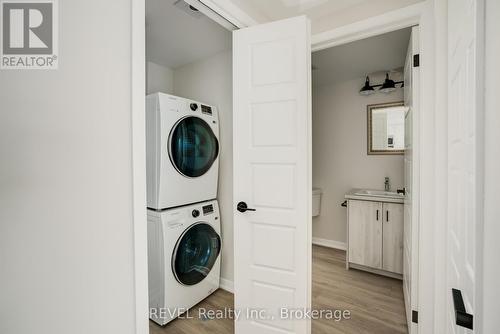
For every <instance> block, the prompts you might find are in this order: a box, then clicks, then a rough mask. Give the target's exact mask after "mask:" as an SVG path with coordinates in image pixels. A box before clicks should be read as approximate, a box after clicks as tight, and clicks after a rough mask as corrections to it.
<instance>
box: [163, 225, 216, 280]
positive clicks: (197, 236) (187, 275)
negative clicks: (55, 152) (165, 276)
mask: <svg viewBox="0 0 500 334" xmlns="http://www.w3.org/2000/svg"><path fill="white" fill-rule="evenodd" d="M220 249H221V240H220V237H219V235H218V234H217V232H216V231H215V230H214V229H213V227H212V226H210V225H208V224H206V223H196V224H193V225H191V226H190V227H189V228H188V229H187V230H186V231H185V232H184V233H183V234H182V236H181V238H180V239H179V241H178V242H177V245H176V246H175V249H174V254H173V258H172V270H173V272H174V276H175V277H176V278H177V280H178V281H179V282H180V283H181V284H184V285H194V284H197V283H199V282H201V281H202V280H203V279H204V278H205V277H206V276H207V275H208V274H209V273H210V270H211V269H212V267H213V266H214V264H215V262H216V261H217V257H218V256H219V253H220Z"/></svg>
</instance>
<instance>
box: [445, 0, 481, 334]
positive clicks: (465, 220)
mask: <svg viewBox="0 0 500 334" xmlns="http://www.w3.org/2000/svg"><path fill="white" fill-rule="evenodd" d="M482 5H483V3H482V1H476V0H455V1H451V2H449V4H448V16H449V21H448V43H449V44H448V53H449V62H448V225H447V227H448V228H447V232H448V234H447V258H446V260H447V275H446V276H447V277H446V281H447V289H446V290H447V291H443V293H446V297H447V313H448V319H447V320H448V324H447V332H448V333H471V332H472V331H471V330H468V329H465V328H464V327H459V326H457V325H456V323H455V309H454V305H453V300H452V294H451V289H452V288H455V289H458V290H461V292H462V296H463V300H464V304H465V309H466V311H467V313H470V314H474V312H475V310H476V306H477V305H478V304H477V300H476V299H477V297H478V295H477V294H476V284H477V282H479V281H480V279H479V278H478V277H477V274H478V273H479V271H478V270H477V261H476V257H478V256H480V254H476V249H477V248H478V247H480V246H481V245H480V244H477V243H476V238H479V234H478V233H477V231H478V229H479V226H480V224H481V211H482V205H481V196H480V193H481V190H482V185H481V184H482V180H481V178H480V177H481V173H480V171H479V168H478V163H479V161H480V157H481V156H480V155H481V150H482V147H481V146H480V145H481V139H480V137H481V133H478V131H477V127H478V125H479V124H480V123H481V115H480V108H479V107H478V105H480V103H481V102H480V101H481V98H480V97H479V96H480V94H478V91H477V87H478V86H477V85H480V80H481V79H482V78H481V77H480V76H479V74H478V66H479V62H478V60H477V59H478V52H479V51H478V50H479V47H478V43H480V42H481V37H480V34H481V31H482V30H481V28H478V27H479V25H478V22H482V19H481V20H479V21H478V17H480V15H484V13H483V11H482V10H481V9H480V8H482ZM479 56H480V54H479ZM479 93H483V92H479ZM474 320H476V319H474Z"/></svg>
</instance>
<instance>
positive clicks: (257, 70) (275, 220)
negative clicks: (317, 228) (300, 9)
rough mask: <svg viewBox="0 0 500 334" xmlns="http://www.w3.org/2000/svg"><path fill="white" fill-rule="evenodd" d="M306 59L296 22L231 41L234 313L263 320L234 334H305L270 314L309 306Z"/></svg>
mask: <svg viewBox="0 0 500 334" xmlns="http://www.w3.org/2000/svg"><path fill="white" fill-rule="evenodd" d="M310 57H311V50H310V38H309V22H308V20H307V18H306V17H297V18H291V19H287V20H283V21H278V22H272V23H269V24H264V25H258V26H254V27H250V28H246V29H241V30H238V31H235V32H234V35H233V83H234V108H233V109H234V110H233V113H234V115H233V122H234V123H233V125H234V133H235V136H234V243H235V273H234V274H235V282H234V285H235V287H234V290H235V307H236V308H237V309H241V310H247V309H254V310H257V309H261V310H264V311H265V314H266V316H269V317H268V318H267V319H264V318H262V317H255V316H253V317H250V318H247V317H241V318H240V319H239V320H237V321H236V323H235V330H236V333H237V334H253V333H283V332H284V331H286V332H287V333H298V334H305V333H310V321H308V320H296V319H291V320H283V319H280V316H279V311H280V308H283V307H286V308H309V307H310V285H311V219H312V218H311V196H312V194H311V191H312V185H311V165H310V164H311V162H310V161H311V97H310V75H311V74H310V69H311V64H310ZM239 202H245V203H246V204H247V206H248V207H249V208H252V209H255V210H256V211H245V210H241V211H245V212H240V211H239V210H237V209H236V208H237V206H238V203H239ZM271 317H274V319H271Z"/></svg>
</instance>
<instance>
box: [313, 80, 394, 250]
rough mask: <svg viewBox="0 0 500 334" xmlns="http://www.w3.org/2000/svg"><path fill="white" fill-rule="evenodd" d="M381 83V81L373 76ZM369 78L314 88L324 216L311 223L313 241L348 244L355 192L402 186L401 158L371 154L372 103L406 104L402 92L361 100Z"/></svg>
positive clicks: (317, 177)
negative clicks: (349, 207)
mask: <svg viewBox="0 0 500 334" xmlns="http://www.w3.org/2000/svg"><path fill="white" fill-rule="evenodd" d="M370 79H371V80H372V82H376V83H378V82H381V81H382V80H383V77H380V78H379V77H373V78H372V77H370ZM364 80H365V78H359V79H356V80H351V81H347V82H343V83H340V84H336V85H333V86H320V87H314V88H313V186H314V187H319V188H321V189H322V190H323V195H322V200H321V201H322V202H321V214H320V216H319V217H315V218H313V238H319V239H326V240H333V241H336V242H340V243H344V242H346V220H347V217H346V214H347V212H346V209H345V208H344V207H341V206H340V204H341V203H342V202H343V201H344V195H345V193H346V192H348V191H349V190H350V189H351V188H371V189H384V178H385V177H386V176H388V177H389V178H390V181H391V189H392V190H394V191H395V190H396V189H397V188H401V187H402V186H403V156H402V155H394V156H389V155H370V156H369V155H367V112H366V106H367V105H368V104H375V103H384V102H396V101H402V100H403V90H402V89H397V90H396V91H395V92H393V93H391V94H383V93H376V94H373V95H370V96H362V95H359V93H358V92H359V89H360V88H361V87H362V86H363V84H364Z"/></svg>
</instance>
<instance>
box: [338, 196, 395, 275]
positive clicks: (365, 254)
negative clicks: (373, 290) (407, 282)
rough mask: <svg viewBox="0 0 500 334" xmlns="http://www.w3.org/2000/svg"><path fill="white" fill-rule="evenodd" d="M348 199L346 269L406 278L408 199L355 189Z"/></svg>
mask: <svg viewBox="0 0 500 334" xmlns="http://www.w3.org/2000/svg"><path fill="white" fill-rule="evenodd" d="M345 198H346V200H347V256H346V267H347V269H349V268H355V269H360V270H366V271H370V272H372V273H376V274H380V275H385V276H390V277H394V278H399V279H402V274H403V225H404V224H403V223H404V219H403V212H404V210H403V202H404V196H403V195H400V194H398V193H393V192H386V191H380V190H367V189H353V190H351V191H350V192H348V193H347V194H346V195H345Z"/></svg>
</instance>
